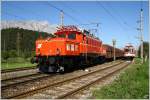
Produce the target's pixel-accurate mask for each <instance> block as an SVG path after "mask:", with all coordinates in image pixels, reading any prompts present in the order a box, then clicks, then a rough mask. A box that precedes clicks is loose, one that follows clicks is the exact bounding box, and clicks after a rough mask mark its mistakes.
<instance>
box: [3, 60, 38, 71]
mask: <svg viewBox="0 0 150 100" xmlns="http://www.w3.org/2000/svg"><path fill="white" fill-rule="evenodd" d="M30 59H31V58H28V59H24V58H21V57H16V58H9V59H8V60H5V61H4V60H3V62H2V63H1V69H2V70H3V69H14V68H21V67H32V66H35V65H36V64H31V62H30Z"/></svg>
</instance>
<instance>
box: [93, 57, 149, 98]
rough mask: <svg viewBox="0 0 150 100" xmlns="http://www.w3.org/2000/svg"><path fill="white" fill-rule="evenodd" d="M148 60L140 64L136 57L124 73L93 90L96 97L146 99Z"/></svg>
mask: <svg viewBox="0 0 150 100" xmlns="http://www.w3.org/2000/svg"><path fill="white" fill-rule="evenodd" d="M148 66H149V62H148V61H147V62H145V63H144V64H140V59H138V58H136V59H135V63H134V64H132V65H130V67H129V68H128V69H126V70H125V73H122V74H121V75H120V76H119V78H118V79H117V80H115V81H114V82H112V84H109V85H106V86H104V87H102V88H101V89H96V90H94V91H93V97H94V98H96V99H148V95H149V72H148V70H149V67H148Z"/></svg>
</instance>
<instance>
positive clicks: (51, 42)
mask: <svg viewBox="0 0 150 100" xmlns="http://www.w3.org/2000/svg"><path fill="white" fill-rule="evenodd" d="M54 34H55V36H56V37H54V38H46V39H44V40H37V41H36V57H34V58H33V59H32V62H33V63H34V62H36V63H38V66H39V70H40V71H43V72H64V71H66V70H68V69H73V67H75V66H74V65H76V66H82V67H83V66H84V65H87V64H96V63H99V62H102V61H104V58H105V55H106V50H105V49H104V48H103V44H102V41H101V40H100V39H99V38H97V37H95V36H93V35H92V34H91V33H90V32H88V31H86V30H82V31H81V30H79V29H78V28H77V27H75V26H63V27H61V28H59V29H58V30H57V32H56V33H54Z"/></svg>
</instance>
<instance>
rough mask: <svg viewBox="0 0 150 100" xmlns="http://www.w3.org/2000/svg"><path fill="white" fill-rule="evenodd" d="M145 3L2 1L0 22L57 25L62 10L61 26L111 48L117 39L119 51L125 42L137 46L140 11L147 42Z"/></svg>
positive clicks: (146, 7) (147, 7) (147, 6)
mask: <svg viewBox="0 0 150 100" xmlns="http://www.w3.org/2000/svg"><path fill="white" fill-rule="evenodd" d="M148 4H149V2H148V1H62V2H60V1H3V2H2V3H1V8H2V9H1V20H2V21H3V20H23V21H28V20H35V21H48V22H49V23H50V24H60V10H63V12H64V25H76V26H79V27H81V28H85V29H87V30H91V32H92V33H93V34H95V35H96V36H97V37H99V38H100V39H101V40H102V41H103V43H104V44H109V45H112V39H116V47H118V48H123V47H124V46H125V45H126V44H127V43H131V44H133V45H134V46H135V47H137V46H138V45H139V43H140V42H139V39H138V38H137V37H138V36H139V35H140V32H139V31H138V30H137V28H138V27H139V23H137V22H138V20H140V9H141V8H142V9H143V19H144V21H143V23H144V31H143V35H144V41H148V40H149V34H148V32H149V30H148V22H149V19H148V17H149V14H148V13H149V11H148V10H149V5H148ZM94 23H99V25H98V26H97V24H94ZM94 29H97V30H98V31H97V32H96V31H94Z"/></svg>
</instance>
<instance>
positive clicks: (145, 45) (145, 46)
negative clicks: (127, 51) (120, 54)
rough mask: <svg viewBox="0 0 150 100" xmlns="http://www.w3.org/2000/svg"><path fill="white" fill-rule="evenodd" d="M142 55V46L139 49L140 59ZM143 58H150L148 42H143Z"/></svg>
mask: <svg viewBox="0 0 150 100" xmlns="http://www.w3.org/2000/svg"><path fill="white" fill-rule="evenodd" d="M140 54H141V45H140V46H139V49H138V56H139V57H140ZM143 56H144V57H146V56H147V57H148V58H149V42H147V41H144V42H143Z"/></svg>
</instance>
